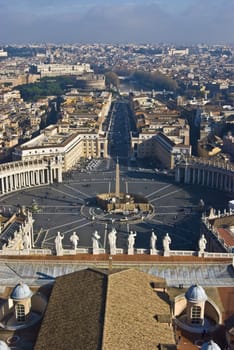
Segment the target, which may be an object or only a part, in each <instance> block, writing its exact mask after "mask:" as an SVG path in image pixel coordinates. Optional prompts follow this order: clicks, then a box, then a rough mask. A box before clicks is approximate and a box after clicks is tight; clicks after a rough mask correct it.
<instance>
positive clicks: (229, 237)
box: [217, 227, 234, 247]
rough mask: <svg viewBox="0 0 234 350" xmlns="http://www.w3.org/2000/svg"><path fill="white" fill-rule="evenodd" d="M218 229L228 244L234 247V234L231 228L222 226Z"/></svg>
mask: <svg viewBox="0 0 234 350" xmlns="http://www.w3.org/2000/svg"><path fill="white" fill-rule="evenodd" d="M217 231H218V233H219V236H220V238H222V239H223V240H224V243H225V244H226V245H227V246H229V247H234V234H233V233H232V232H231V231H230V230H228V229H225V228H222V227H220V228H217Z"/></svg>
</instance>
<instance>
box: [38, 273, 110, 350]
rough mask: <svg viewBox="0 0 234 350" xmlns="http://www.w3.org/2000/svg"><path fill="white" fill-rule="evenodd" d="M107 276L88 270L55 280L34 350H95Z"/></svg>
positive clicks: (99, 331)
mask: <svg viewBox="0 0 234 350" xmlns="http://www.w3.org/2000/svg"><path fill="white" fill-rule="evenodd" d="M106 286H107V276H106V274H105V273H102V272H98V271H94V270H91V269H87V270H82V271H78V272H74V273H71V274H69V275H65V276H61V277H59V278H57V279H56V282H55V285H54V287H53V290H52V294H51V297H50V300H49V303H48V307H47V310H46V313H45V316H44V319H43V321H42V325H41V329H40V331H39V335H38V339H37V342H36V345H35V348H34V350H70V349H71V350H78V349H85V350H93V349H96V350H99V349H101V342H102V325H103V318H104V309H105V296H106Z"/></svg>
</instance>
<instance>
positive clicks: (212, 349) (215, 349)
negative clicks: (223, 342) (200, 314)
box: [201, 340, 221, 350]
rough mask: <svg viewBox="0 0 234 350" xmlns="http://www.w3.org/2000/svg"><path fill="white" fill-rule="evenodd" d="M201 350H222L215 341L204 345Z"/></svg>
mask: <svg viewBox="0 0 234 350" xmlns="http://www.w3.org/2000/svg"><path fill="white" fill-rule="evenodd" d="M201 350H221V348H220V347H219V346H218V345H217V344H216V343H215V342H214V341H213V340H210V341H208V343H204V344H203V345H202V347H201Z"/></svg>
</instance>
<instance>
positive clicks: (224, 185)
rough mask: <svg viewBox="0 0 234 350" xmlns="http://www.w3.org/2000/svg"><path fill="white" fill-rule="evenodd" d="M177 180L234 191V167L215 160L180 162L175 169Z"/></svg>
mask: <svg viewBox="0 0 234 350" xmlns="http://www.w3.org/2000/svg"><path fill="white" fill-rule="evenodd" d="M175 181H176V182H180V183H181V182H183V183H185V184H194V185H195V184H196V185H202V186H207V187H212V188H215V189H218V190H221V191H226V192H234V169H233V168H232V167H231V166H230V165H228V164H225V165H223V164H217V165H216V164H214V163H213V162H210V161H206V162H194V161H193V162H191V163H190V162H189V163H187V164H179V165H177V167H176V169H175Z"/></svg>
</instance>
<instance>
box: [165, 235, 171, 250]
mask: <svg viewBox="0 0 234 350" xmlns="http://www.w3.org/2000/svg"><path fill="white" fill-rule="evenodd" d="M170 244H171V237H170V236H169V234H168V233H166V236H165V237H164V238H163V250H164V251H169V250H170Z"/></svg>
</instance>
